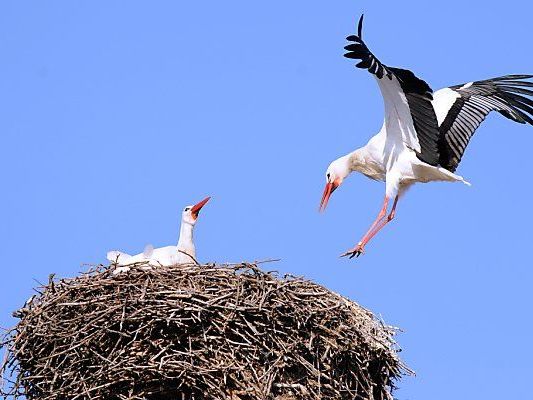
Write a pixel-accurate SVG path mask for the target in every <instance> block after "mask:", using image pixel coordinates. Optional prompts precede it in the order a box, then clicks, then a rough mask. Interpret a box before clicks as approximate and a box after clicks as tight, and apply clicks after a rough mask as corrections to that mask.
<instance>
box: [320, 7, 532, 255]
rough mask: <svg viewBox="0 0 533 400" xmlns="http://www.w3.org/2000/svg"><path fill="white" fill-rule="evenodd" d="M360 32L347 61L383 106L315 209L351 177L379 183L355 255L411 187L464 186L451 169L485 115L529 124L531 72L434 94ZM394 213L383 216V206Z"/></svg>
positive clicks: (334, 166) (335, 166) (336, 165)
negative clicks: (379, 194) (371, 83)
mask: <svg viewBox="0 0 533 400" xmlns="http://www.w3.org/2000/svg"><path fill="white" fill-rule="evenodd" d="M362 25H363V16H361V18H360V19H359V26H358V34H357V35H352V36H348V37H347V40H348V41H350V42H353V43H352V44H349V45H347V46H346V47H345V49H346V50H347V51H348V52H347V53H346V54H345V57H347V58H351V59H359V60H361V61H360V62H359V63H358V64H357V65H356V67H359V68H363V69H367V70H368V71H369V72H370V73H371V74H373V75H374V76H375V78H376V80H377V82H378V85H379V88H380V90H381V94H382V95H383V100H384V103H385V121H384V123H383V127H382V128H381V130H380V132H379V133H378V134H376V135H375V136H374V137H372V138H371V139H370V140H369V141H368V143H367V144H366V145H365V146H363V147H361V148H359V149H357V150H355V151H353V152H351V153H349V154H347V155H345V156H343V157H340V158H338V159H337V160H335V161H333V162H332V163H331V164H330V165H329V167H328V169H327V172H326V187H325V189H324V193H323V195H322V201H321V203H320V209H321V210H324V209H325V207H326V205H327V203H328V200H329V198H330V196H331V193H333V191H334V190H335V189H337V188H338V187H339V186H340V185H341V184H342V182H343V181H344V179H345V178H346V177H347V176H348V175H349V174H350V173H352V172H354V171H357V172H360V173H362V174H363V175H365V176H367V177H369V178H371V179H374V180H379V181H384V182H385V199H384V202H383V206H382V208H381V211H380V212H379V214H378V216H377V218H376V220H375V221H374V223H373V224H372V225H371V227H370V228H369V229H368V231H367V233H366V234H365V235H364V236H363V237H362V239H361V240H360V241H359V242H358V243H357V245H356V246H355V247H354V248H353V249H351V250H349V251H347V252H346V253H344V254H343V256H350V258H352V257H354V256H359V255H360V254H362V253H363V252H364V249H365V245H366V244H367V243H368V242H369V241H370V239H372V237H374V235H376V234H377V233H378V232H379V230H380V229H381V228H383V227H384V226H385V225H386V224H387V223H388V222H390V221H391V220H392V219H393V218H394V215H395V212H396V205H397V203H398V198H399V197H400V196H401V195H402V193H404V192H405V191H406V190H407V188H409V187H410V186H411V185H413V184H414V183H417V182H424V183H425V182H431V181H450V182H463V183H465V184H468V183H467V182H466V181H465V180H464V179H463V178H462V177H461V176H459V175H456V174H455V173H454V172H455V170H456V169H457V166H458V165H459V162H460V161H461V158H462V156H463V154H464V152H465V149H466V147H467V145H468V142H469V141H470V139H471V137H472V135H473V134H474V132H475V131H476V129H477V128H478V127H479V125H480V124H481V123H482V122H483V120H484V119H485V117H486V116H487V115H488V114H489V113H490V112H491V111H498V112H499V113H500V114H502V115H503V116H504V117H507V118H509V119H511V120H513V121H515V122H519V123H522V124H525V123H528V124H531V125H533V119H532V118H531V117H532V116H533V101H532V100H531V99H530V98H529V97H527V96H533V90H531V89H530V88H531V87H533V82H530V81H528V80H527V79H530V78H532V77H533V75H508V76H503V77H498V78H494V79H488V80H484V81H476V82H470V83H467V84H463V85H457V86H451V87H449V88H444V89H441V90H439V91H437V92H435V93H433V91H432V89H431V88H430V87H429V85H428V84H427V83H426V82H424V81H423V80H421V79H419V78H417V77H416V76H415V75H414V74H413V73H412V72H411V71H408V70H405V69H400V68H392V67H387V66H386V65H384V64H382V63H381V62H380V61H379V60H378V59H377V58H376V57H375V56H374V55H373V54H372V52H370V50H369V49H368V47H367V46H366V44H365V43H364V42H363V39H362ZM391 200H392V203H393V204H392V208H391V211H390V213H389V214H388V215H387V211H388V207H389V203H390V202H391Z"/></svg>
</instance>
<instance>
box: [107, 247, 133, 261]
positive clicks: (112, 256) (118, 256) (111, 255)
mask: <svg viewBox="0 0 533 400" xmlns="http://www.w3.org/2000/svg"><path fill="white" fill-rule="evenodd" d="M106 258H107V259H108V260H109V261H111V262H116V263H121V264H124V263H127V261H128V260H129V259H130V258H131V256H130V255H129V254H126V253H123V252H121V251H118V250H112V251H108V252H107V256H106Z"/></svg>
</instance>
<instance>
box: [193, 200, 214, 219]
mask: <svg viewBox="0 0 533 400" xmlns="http://www.w3.org/2000/svg"><path fill="white" fill-rule="evenodd" d="M210 198H211V197H206V198H205V199H203V200H202V201H201V202H199V203H197V204H195V205H194V206H192V208H191V214H192V216H193V218H194V219H196V218H198V214H199V213H200V210H201V209H202V207H203V206H205V205H206V204H207V202H208V201H209V199H210Z"/></svg>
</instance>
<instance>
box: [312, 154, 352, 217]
mask: <svg viewBox="0 0 533 400" xmlns="http://www.w3.org/2000/svg"><path fill="white" fill-rule="evenodd" d="M350 172H351V170H350V157H349V156H344V157H341V158H338V159H336V160H335V161H333V162H332V163H331V164H329V167H328V169H327V171H326V187H325V188H324V193H323V194H322V200H321V201H320V208H319V210H320V211H324V210H325V209H326V206H327V205H328V201H329V197H330V196H331V193H333V192H334V191H335V190H336V189H337V188H338V187H339V186H340V185H341V184H342V182H343V181H344V179H345V178H346V177H347V176H348V175H350Z"/></svg>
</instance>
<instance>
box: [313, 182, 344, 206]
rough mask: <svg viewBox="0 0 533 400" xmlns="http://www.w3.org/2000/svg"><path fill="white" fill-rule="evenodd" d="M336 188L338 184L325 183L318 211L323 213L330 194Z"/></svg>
mask: <svg viewBox="0 0 533 400" xmlns="http://www.w3.org/2000/svg"><path fill="white" fill-rule="evenodd" d="M338 187H339V184H338V183H337V181H335V182H328V183H326V187H325V188H324V193H323V194H322V200H321V201H320V207H319V208H318V211H324V210H325V209H326V206H327V205H328V201H329V197H330V196H331V193H333V192H334V191H335V189H337V188H338Z"/></svg>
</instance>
